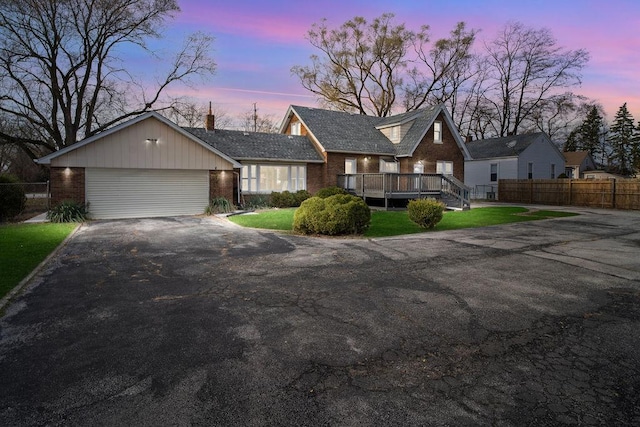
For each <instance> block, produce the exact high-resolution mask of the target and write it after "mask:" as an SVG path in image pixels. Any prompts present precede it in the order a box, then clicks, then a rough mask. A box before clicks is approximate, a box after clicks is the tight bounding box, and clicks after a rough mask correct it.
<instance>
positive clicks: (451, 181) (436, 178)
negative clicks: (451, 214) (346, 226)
mask: <svg viewBox="0 0 640 427" xmlns="http://www.w3.org/2000/svg"><path fill="white" fill-rule="evenodd" d="M338 187H341V188H344V189H346V190H347V191H349V192H350V193H352V194H355V195H356V196H359V197H362V198H363V199H364V200H365V201H366V200H367V199H384V201H385V207H388V203H389V200H392V199H396V200H398V199H404V200H410V199H423V198H427V197H433V198H436V199H440V200H442V201H443V202H445V204H446V205H447V206H448V207H450V208H458V209H469V207H470V201H469V197H470V188H468V187H466V186H465V185H464V184H463V183H462V182H460V181H458V180H457V179H456V178H454V177H453V176H449V175H441V174H420V173H406V174H405V173H358V174H340V175H338Z"/></svg>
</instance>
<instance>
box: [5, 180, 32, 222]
mask: <svg viewBox="0 0 640 427" xmlns="http://www.w3.org/2000/svg"><path fill="white" fill-rule="evenodd" d="M19 183H20V180H19V179H18V178H17V177H15V176H13V175H0V184H3V185H0V220H5V219H11V218H13V217H14V216H16V215H18V214H19V213H20V212H22V211H23V210H24V206H25V204H26V203H27V198H26V197H25V194H24V188H22V186H21V185H19ZM8 184H9V185H8ZM10 184H14V185H10Z"/></svg>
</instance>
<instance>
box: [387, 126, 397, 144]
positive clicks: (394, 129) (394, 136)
mask: <svg viewBox="0 0 640 427" xmlns="http://www.w3.org/2000/svg"><path fill="white" fill-rule="evenodd" d="M389 139H390V140H391V142H398V140H399V139H400V126H394V127H392V128H391V129H390V130H389Z"/></svg>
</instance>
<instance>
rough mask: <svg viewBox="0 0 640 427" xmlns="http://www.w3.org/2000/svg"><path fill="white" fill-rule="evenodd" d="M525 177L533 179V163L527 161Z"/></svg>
mask: <svg viewBox="0 0 640 427" xmlns="http://www.w3.org/2000/svg"><path fill="white" fill-rule="evenodd" d="M527 179H533V163H531V162H529V163H527Z"/></svg>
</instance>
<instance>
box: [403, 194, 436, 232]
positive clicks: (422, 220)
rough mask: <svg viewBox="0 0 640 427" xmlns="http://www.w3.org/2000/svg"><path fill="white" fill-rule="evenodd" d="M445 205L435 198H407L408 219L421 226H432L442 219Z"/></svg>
mask: <svg viewBox="0 0 640 427" xmlns="http://www.w3.org/2000/svg"><path fill="white" fill-rule="evenodd" d="M444 208H445V205H444V203H442V202H439V201H437V200H435V199H420V200H409V204H408V205H407V213H408V214H409V219H410V220H411V221H413V222H415V223H416V224H418V225H419V226H420V227H422V228H427V229H428V228H433V227H435V226H436V224H437V223H439V222H440V220H442V215H443V212H444Z"/></svg>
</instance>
